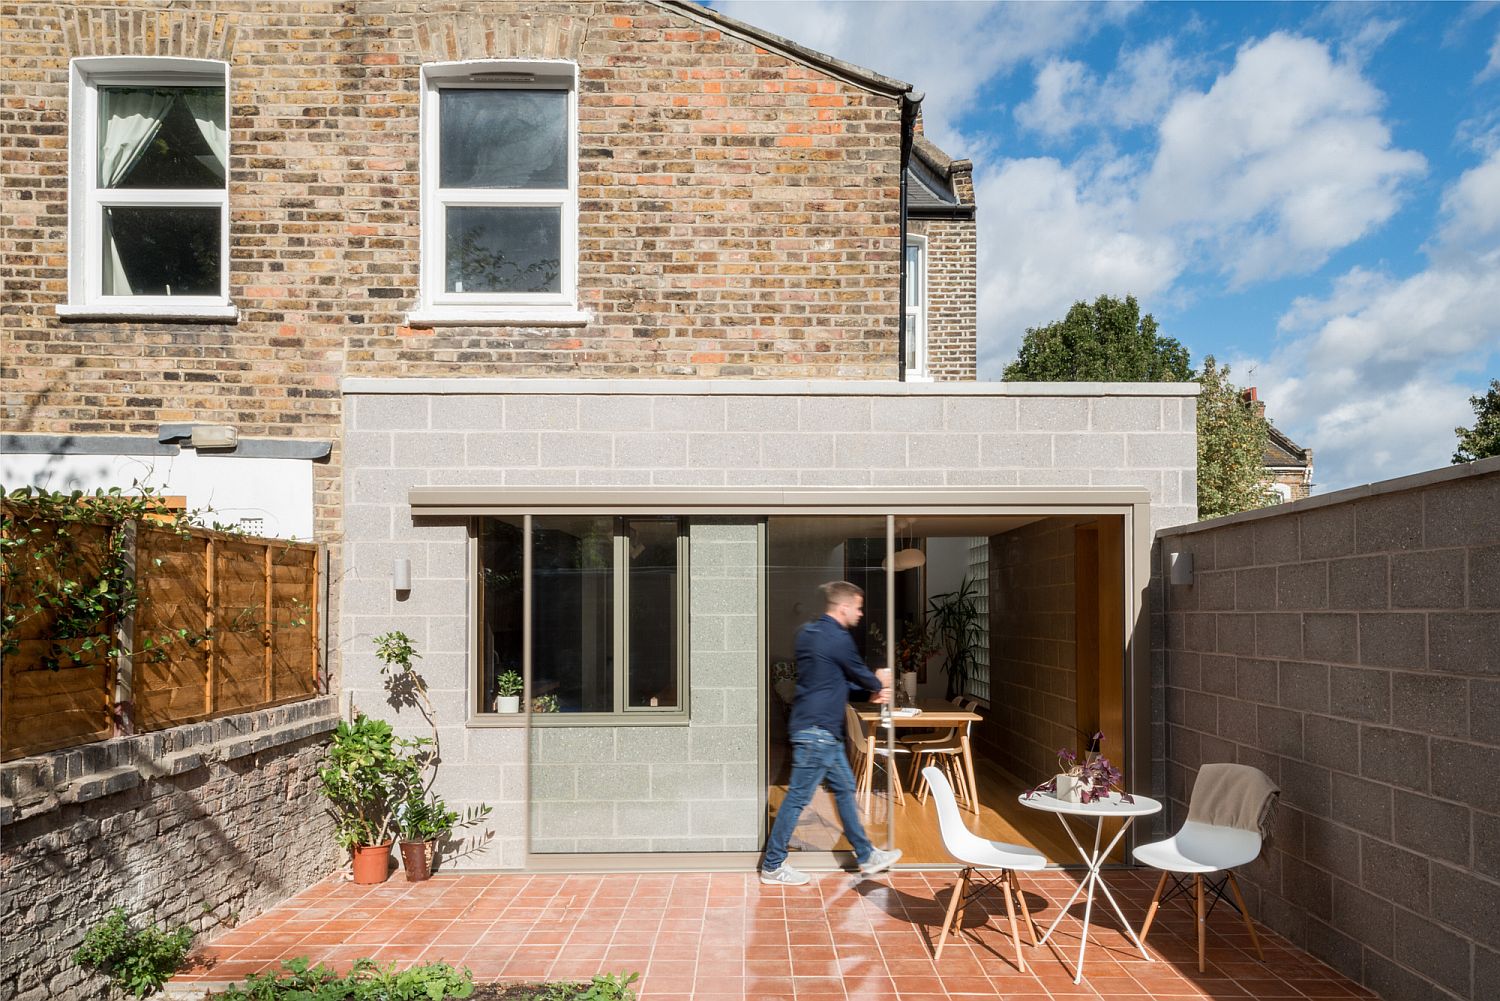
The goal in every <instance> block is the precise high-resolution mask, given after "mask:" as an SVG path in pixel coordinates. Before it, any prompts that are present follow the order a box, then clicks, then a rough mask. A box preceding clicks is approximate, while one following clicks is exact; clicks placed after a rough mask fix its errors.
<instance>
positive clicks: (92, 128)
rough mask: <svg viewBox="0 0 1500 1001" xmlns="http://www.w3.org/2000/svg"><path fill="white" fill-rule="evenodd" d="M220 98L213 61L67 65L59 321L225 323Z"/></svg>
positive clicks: (103, 60) (224, 95) (225, 73)
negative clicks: (64, 279)
mask: <svg viewBox="0 0 1500 1001" xmlns="http://www.w3.org/2000/svg"><path fill="white" fill-rule="evenodd" d="M228 94H229V67H228V65H227V64H226V63H222V62H217V61H213V60H207V59H178V58H169V57H154V56H139V57H137V56H129V57H116V56H106V57H98V58H80V59H74V60H73V61H72V64H71V81H70V90H69V108H68V114H69V136H70V138H69V151H68V155H69V225H68V303H67V305H66V306H63V307H59V313H61V314H63V315H68V314H85V313H88V314H94V313H97V314H102V315H110V314H117V315H120V316H124V317H130V316H150V315H160V316H163V317H174V316H204V317H222V318H232V316H233V315H234V308H233V307H232V306H231V305H230V302H229V129H228V125H229V106H228Z"/></svg>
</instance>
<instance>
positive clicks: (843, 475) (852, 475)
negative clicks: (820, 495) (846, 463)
mask: <svg viewBox="0 0 1500 1001" xmlns="http://www.w3.org/2000/svg"><path fill="white" fill-rule="evenodd" d="M870 482H871V480H870V471H869V470H868V469H803V470H799V471H798V473H797V484H798V485H799V486H804V487H867V486H869V485H870Z"/></svg>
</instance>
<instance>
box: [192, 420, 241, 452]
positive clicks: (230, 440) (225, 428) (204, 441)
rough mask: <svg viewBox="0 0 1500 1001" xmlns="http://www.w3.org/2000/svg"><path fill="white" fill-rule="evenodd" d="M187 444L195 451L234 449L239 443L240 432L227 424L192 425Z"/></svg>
mask: <svg viewBox="0 0 1500 1001" xmlns="http://www.w3.org/2000/svg"><path fill="white" fill-rule="evenodd" d="M188 443H189V444H190V445H192V446H193V447H194V448H197V449H204V448H234V447H236V446H237V445H239V443H240V431H239V428H235V427H230V426H229V425H228V424H194V425H193V433H192V436H191V437H189V438H188Z"/></svg>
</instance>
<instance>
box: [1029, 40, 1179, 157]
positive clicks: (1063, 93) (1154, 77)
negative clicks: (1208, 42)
mask: <svg viewBox="0 0 1500 1001" xmlns="http://www.w3.org/2000/svg"><path fill="white" fill-rule="evenodd" d="M1191 72H1192V65H1191V63H1189V62H1188V61H1186V60H1183V59H1179V58H1178V57H1177V56H1176V55H1175V54H1174V51H1173V44H1172V41H1171V39H1162V40H1160V41H1157V42H1153V43H1151V44H1150V45H1147V46H1144V47H1142V48H1133V49H1130V50H1127V51H1125V52H1124V53H1122V54H1121V56H1120V58H1119V61H1118V62H1117V64H1116V66H1115V68H1114V69H1113V70H1112V71H1111V72H1110V73H1109V74H1108V76H1106V77H1105V78H1104V79H1102V80H1101V79H1099V78H1098V77H1097V76H1096V75H1095V74H1093V73H1092V72H1090V71H1089V68H1088V67H1087V66H1085V65H1084V64H1083V63H1080V62H1074V61H1072V60H1067V59H1058V58H1053V59H1049V60H1048V61H1047V63H1046V65H1044V66H1043V67H1042V68H1041V70H1039V71H1038V72H1037V76H1036V90H1035V92H1034V93H1033V94H1032V96H1031V98H1030V99H1029V100H1027V101H1025V102H1024V103H1022V104H1020V105H1018V106H1017V108H1016V121H1017V122H1019V123H1020V124H1021V125H1022V126H1023V127H1025V128H1028V129H1031V130H1032V131H1033V132H1040V133H1042V134H1043V135H1046V136H1049V137H1052V138H1059V137H1062V136H1066V135H1068V134H1069V133H1071V132H1073V131H1074V130H1076V129H1078V128H1080V127H1082V126H1085V125H1098V126H1107V127H1110V128H1135V127H1137V126H1141V125H1151V124H1154V123H1155V122H1156V121H1157V120H1158V119H1160V117H1161V115H1162V112H1163V111H1165V110H1166V108H1167V105H1168V104H1169V103H1170V102H1171V100H1172V98H1173V97H1174V96H1176V94H1177V91H1178V90H1179V88H1180V87H1181V86H1182V84H1183V81H1184V80H1185V79H1186V77H1187V76H1188V75H1189V74H1190V73H1191Z"/></svg>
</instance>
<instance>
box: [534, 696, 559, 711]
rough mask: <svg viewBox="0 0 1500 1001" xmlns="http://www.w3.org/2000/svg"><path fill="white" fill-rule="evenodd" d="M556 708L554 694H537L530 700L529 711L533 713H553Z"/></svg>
mask: <svg viewBox="0 0 1500 1001" xmlns="http://www.w3.org/2000/svg"><path fill="white" fill-rule="evenodd" d="M557 710H558V705H557V696H556V695H538V696H537V697H536V698H534V699H532V700H531V711H532V712H534V713H555V712H557Z"/></svg>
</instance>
